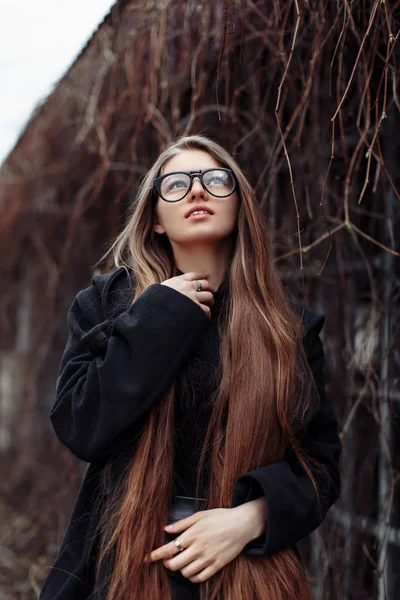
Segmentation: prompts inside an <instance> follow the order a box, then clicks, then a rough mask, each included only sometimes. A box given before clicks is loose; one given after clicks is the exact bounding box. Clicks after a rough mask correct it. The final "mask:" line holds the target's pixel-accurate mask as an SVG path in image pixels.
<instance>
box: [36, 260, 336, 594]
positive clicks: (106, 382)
mask: <svg viewBox="0 0 400 600" xmlns="http://www.w3.org/2000/svg"><path fill="white" fill-rule="evenodd" d="M176 274H177V275H179V274H182V271H179V270H178V271H177V272H176ZM226 284H227V280H224V282H222V284H221V285H220V287H219V288H218V290H217V291H216V292H215V294H214V299H215V304H214V308H213V309H212V318H211V320H210V319H209V317H208V316H207V315H206V314H205V313H204V311H203V310H202V309H201V308H200V307H199V306H198V305H197V304H196V303H195V302H193V301H192V300H191V299H190V298H188V297H187V296H185V295H184V294H181V293H180V292H177V291H176V290H174V289H172V288H170V287H168V286H164V285H161V284H153V285H151V286H150V287H149V288H148V289H147V290H146V291H145V292H144V293H143V294H141V295H140V297H139V298H138V299H137V300H136V302H135V303H134V304H133V305H132V306H130V300H131V298H132V294H133V286H134V279H133V277H128V276H127V274H126V271H125V270H124V269H123V268H119V269H114V270H112V271H111V272H110V273H107V274H105V275H96V276H94V277H93V280H92V285H91V286H90V287H88V288H86V289H84V290H82V291H80V292H79V293H78V294H77V296H76V297H75V299H74V301H73V303H72V306H71V308H70V310H69V312H68V327H69V337H68V342H67V346H66V348H65V352H64V354H63V357H62V360H61V364H60V369H59V376H58V379H57V388H56V400H55V403H54V406H53V407H52V409H51V411H50V419H51V422H52V425H53V427H54V430H55V432H56V435H57V436H58V438H59V439H60V440H61V442H62V443H63V444H64V445H65V446H66V447H67V448H68V449H69V450H70V451H71V452H72V453H73V454H74V455H75V456H77V457H78V458H80V459H81V460H83V461H86V462H87V463H90V464H89V465H88V467H87V470H86V472H85V475H84V478H83V481H82V483H81V488H80V491H79V494H78V497H77V500H76V502H75V506H74V509H73V512H72V515H71V518H70V521H69V523H68V526H67V530H66V532H65V535H64V538H63V540H62V543H61V546H60V548H59V551H58V553H57V556H56V557H55V561H54V564H53V567H52V568H51V570H50V572H49V574H48V576H47V579H46V581H45V583H44V586H43V588H42V591H41V595H40V600H64V599H65V600H66V599H72V598H73V599H74V600H86V599H87V598H88V597H89V596H90V594H92V593H93V581H94V579H93V578H94V573H93V566H94V565H93V561H92V560H91V555H89V552H88V547H89V543H90V541H91V535H92V533H93V531H94V528H95V526H96V524H97V522H98V519H99V514H100V512H99V511H100V509H99V505H98V498H99V493H98V492H99V476H100V474H101V471H102V468H103V467H104V464H105V462H106V461H107V459H108V458H109V457H112V459H113V477H114V480H115V482H116V484H117V482H118V477H119V476H120V474H121V473H122V472H123V469H124V466H126V465H127V464H128V463H129V459H130V457H131V456H132V449H134V447H135V441H136V440H137V439H138V436H139V434H140V432H141V430H142V428H143V425H144V424H145V422H146V419H147V416H148V414H149V409H150V408H151V407H152V406H153V404H154V403H155V402H157V400H158V399H160V398H161V397H162V396H163V395H164V393H165V392H167V390H168V389H169V388H170V387H171V385H172V384H173V383H174V382H175V381H176V380H177V378H178V376H179V374H180V373H181V372H182V371H183V369H184V368H185V365H186V364H189V363H190V364H191V365H192V367H193V368H192V375H193V377H194V381H195V380H196V373H197V376H198V379H197V383H198V382H205V381H206V380H207V377H205V376H204V374H205V370H206V369H207V368H208V369H210V368H212V367H215V365H216V362H217V356H218V342H219V336H218V327H217V324H218V315H219V314H220V309H221V306H222V302H223V298H224V293H225V291H226ZM291 304H292V306H293V307H294V308H295V309H296V310H297V311H298V312H301V310H302V308H303V307H300V306H298V305H295V304H294V303H291ZM304 311H305V313H304V319H303V326H304V344H305V347H306V351H307V356H308V361H309V363H310V366H311V368H312V371H313V375H314V378H315V381H316V383H317V388H318V391H319V394H320V397H321V406H320V407H318V409H317V410H315V411H314V412H313V413H312V414H310V415H309V421H308V424H307V427H306V429H305V431H304V432H303V434H302V435H301V439H302V443H303V445H304V447H305V449H306V451H307V452H308V454H309V455H310V456H312V457H314V458H316V459H318V461H319V462H320V465H321V466H320V467H319V468H318V469H314V471H313V472H314V474H315V476H316V479H317V482H318V487H319V492H320V501H321V503H320V504H319V503H318V501H317V498H316V494H315V491H314V488H313V486H312V484H311V481H310V479H309V477H308V476H307V474H306V473H305V472H304V470H303V469H302V467H301V466H300V465H299V464H298V462H297V461H296V459H295V458H294V457H293V456H292V455H290V454H288V455H287V456H286V457H285V460H283V461H281V462H279V463H277V464H271V465H268V466H265V467H261V468H258V469H255V470H253V471H251V472H249V473H245V474H243V475H241V476H240V477H239V478H238V479H237V481H236V483H235V486H234V489H233V495H232V506H233V507H234V506H238V505H240V504H242V503H244V502H247V501H249V500H251V499H253V498H257V497H259V496H260V495H263V494H265V496H266V499H267V504H268V526H267V531H266V533H265V534H263V535H262V536H261V537H260V538H258V539H257V540H254V541H253V542H251V543H250V544H248V545H247V546H246V547H245V548H244V550H243V552H244V553H247V554H263V555H268V554H270V553H273V552H277V551H279V550H281V549H283V548H286V547H289V546H292V545H294V544H296V542H298V541H299V540H301V539H302V538H304V537H305V536H306V535H307V534H309V533H310V532H311V531H313V530H314V529H315V528H316V527H318V526H319V525H320V523H321V522H322V521H323V519H324V518H325V515H326V512H327V510H328V509H329V508H330V506H331V505H332V504H333V503H334V502H335V501H336V500H337V498H338V496H339V493H340V475H339V468H338V460H339V455H340V451H341V443H340V440H339V437H338V431H337V421H336V418H335V414H334V412H333V410H332V409H331V408H330V407H328V406H327V404H326V397H325V379H324V364H325V359H324V350H323V345H322V341H321V338H320V336H319V333H320V330H321V328H322V326H323V323H324V320H325V316H324V315H321V314H317V313H315V312H314V311H311V310H310V309H307V308H304ZM199 374H200V376H199ZM195 383H196V381H195ZM193 387H194V389H195V390H197V391H196V405H195V406H196V407H199V411H200V412H199V413H198V414H197V417H198V422H200V423H201V422H203V423H204V424H206V422H207V415H208V414H209V413H207V410H206V411H204V410H203V412H201V405H202V403H201V398H202V394H204V395H207V396H208V394H209V391H210V390H206V389H204V386H203V388H201V386H200V387H199V385H198V386H197V388H196V385H194V386H193ZM204 397H205V396H204ZM208 397H209V396H208ZM185 401H186V400H184V401H183V402H179V401H178V402H177V410H176V419H177V421H176V424H177V425H178V424H180V425H181V427H180V429H181V430H183V433H184V435H181V436H180V437H179V436H177V438H176V439H177V441H176V457H177V462H176V465H175V473H176V477H175V482H174V490H175V493H178V494H181V495H187V496H194V480H193V478H192V477H191V474H193V473H195V469H194V468H193V467H194V466H195V463H196V460H197V457H198V454H197V451H198V449H199V448H201V435H200V434H201V432H202V431H203V429H201V428H198V429H196V430H195V431H194V430H193V422H191V421H190V419H189V420H188V419H187V418H186V419H182V415H183V412H184V409H183V406H184V404H185ZM196 410H197V409H196ZM190 414H191V415H192V416H193V414H194V413H193V411H190ZM186 416H187V415H186ZM195 416H196V414H195ZM202 420H203V421H202ZM176 429H178V427H177V428H176ZM188 432H189V435H188ZM196 436H197V438H198V439H193V438H196ZM185 440H186V444H188V443H189V445H190V446H191V448H192V450H193V448H194V449H195V451H193V452H192V453H190V452H189V446H188V447H187V448H185V447H184V444H185ZM182 456H183V457H185V459H184V460H182V459H180V460H179V457H182ZM191 461H192V462H191ZM204 494H206V490H205V491H204Z"/></svg>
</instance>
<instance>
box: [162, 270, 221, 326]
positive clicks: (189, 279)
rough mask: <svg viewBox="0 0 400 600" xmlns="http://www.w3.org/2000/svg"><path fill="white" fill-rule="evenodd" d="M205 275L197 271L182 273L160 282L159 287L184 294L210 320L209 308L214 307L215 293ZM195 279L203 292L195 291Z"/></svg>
mask: <svg viewBox="0 0 400 600" xmlns="http://www.w3.org/2000/svg"><path fill="white" fill-rule="evenodd" d="M207 277H208V275H207V273H204V272H203V273H201V272H197V271H190V272H189V273H183V275H176V276H175V277H171V278H170V279H166V280H165V281H162V282H161V285H166V286H168V287H170V288H172V289H174V290H176V291H177V292H180V293H181V294H184V295H185V296H187V297H188V298H190V300H193V302H196V304H198V305H199V306H200V308H201V309H202V310H203V311H204V312H205V313H206V315H207V316H208V318H211V308H212V307H213V306H214V302H215V300H214V295H213V292H214V291H215V290H214V288H213V287H211V286H210V284H209V282H208V279H207ZM196 279H198V280H199V281H201V283H202V286H203V291H202V292H198V291H197V283H196Z"/></svg>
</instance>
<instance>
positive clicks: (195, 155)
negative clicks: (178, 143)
mask: <svg viewBox="0 0 400 600" xmlns="http://www.w3.org/2000/svg"><path fill="white" fill-rule="evenodd" d="M221 166H222V165H221V163H219V162H218V161H217V160H216V159H215V158H214V157H213V156H211V154H209V153H208V152H206V151H205V150H195V149H191V150H182V151H181V152H180V153H179V154H177V155H176V156H173V157H172V158H170V159H169V160H167V162H166V163H165V164H164V166H163V168H162V169H161V174H164V173H169V172H171V171H195V170H200V169H209V168H211V167H221Z"/></svg>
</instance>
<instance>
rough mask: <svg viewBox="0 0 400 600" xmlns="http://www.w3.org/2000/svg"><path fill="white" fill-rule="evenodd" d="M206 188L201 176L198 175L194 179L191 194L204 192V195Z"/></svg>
mask: <svg viewBox="0 0 400 600" xmlns="http://www.w3.org/2000/svg"><path fill="white" fill-rule="evenodd" d="M205 191H206V190H205V189H204V188H203V186H202V183H201V181H200V177H199V176H198V175H195V176H194V179H193V184H192V189H191V190H190V195H191V196H192V197H193V196H196V195H197V194H202V195H203V196H204V194H205Z"/></svg>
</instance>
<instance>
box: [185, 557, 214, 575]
mask: <svg viewBox="0 0 400 600" xmlns="http://www.w3.org/2000/svg"><path fill="white" fill-rule="evenodd" d="M207 566H208V564H207V563H206V562H205V561H204V558H197V559H196V560H193V561H192V562H191V563H189V564H187V565H186V566H184V567H183V568H182V569H181V573H182V575H183V576H184V577H186V578H187V579H189V577H193V575H196V574H197V573H200V571H203V570H204V569H205V568H206V567H207Z"/></svg>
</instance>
